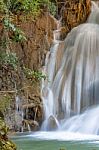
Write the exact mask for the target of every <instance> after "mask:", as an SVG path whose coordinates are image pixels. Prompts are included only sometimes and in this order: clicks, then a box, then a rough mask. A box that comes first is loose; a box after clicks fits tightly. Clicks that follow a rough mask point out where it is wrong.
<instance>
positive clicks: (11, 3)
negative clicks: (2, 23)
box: [0, 0, 56, 16]
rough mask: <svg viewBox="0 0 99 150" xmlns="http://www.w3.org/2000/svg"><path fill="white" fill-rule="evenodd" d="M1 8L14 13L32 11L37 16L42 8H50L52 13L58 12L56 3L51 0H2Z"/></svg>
mask: <svg viewBox="0 0 99 150" xmlns="http://www.w3.org/2000/svg"><path fill="white" fill-rule="evenodd" d="M0 1H1V3H0V8H1V10H4V9H6V10H7V9H8V11H10V12H12V13H20V12H24V13H31V14H33V15H34V16H37V15H38V14H39V13H40V11H41V10H42V8H48V9H49V11H50V13H51V14H52V15H55V13H56V6H55V3H53V2H51V1H50V0H0Z"/></svg>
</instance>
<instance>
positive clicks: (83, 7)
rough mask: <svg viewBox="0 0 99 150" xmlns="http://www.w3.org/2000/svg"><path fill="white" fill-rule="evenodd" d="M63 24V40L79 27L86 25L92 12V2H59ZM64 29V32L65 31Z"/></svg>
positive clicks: (80, 0) (70, 0) (66, 0)
mask: <svg viewBox="0 0 99 150" xmlns="http://www.w3.org/2000/svg"><path fill="white" fill-rule="evenodd" d="M58 3H59V4H58V5H59V9H60V16H61V18H62V19H61V22H62V27H63V28H62V33H63V37H62V38H63V39H64V37H66V34H67V33H68V32H69V31H70V30H71V29H72V28H73V27H76V26H77V25H79V24H81V23H84V22H85V21H86V20H87V18H88V16H89V14H90V11H91V1H90V0H63V1H61V0H58ZM63 29H64V30H63Z"/></svg>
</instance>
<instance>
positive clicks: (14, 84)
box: [0, 13, 57, 131]
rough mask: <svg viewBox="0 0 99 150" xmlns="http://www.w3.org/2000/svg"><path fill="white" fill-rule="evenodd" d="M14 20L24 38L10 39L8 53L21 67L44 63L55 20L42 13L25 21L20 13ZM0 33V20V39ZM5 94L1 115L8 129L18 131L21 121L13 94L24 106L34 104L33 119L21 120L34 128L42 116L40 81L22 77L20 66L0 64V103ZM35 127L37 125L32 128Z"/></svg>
mask: <svg viewBox="0 0 99 150" xmlns="http://www.w3.org/2000/svg"><path fill="white" fill-rule="evenodd" d="M1 19H2V17H1ZM14 23H16V25H17V26H18V27H19V28H21V29H22V31H23V32H24V33H25V35H26V38H27V41H24V42H21V43H15V42H11V43H10V49H11V52H15V53H16V54H17V56H18V58H19V61H20V64H21V66H23V64H24V65H25V67H27V68H30V69H31V70H39V69H41V68H42V67H43V65H44V61H45V57H46V53H47V51H48V50H49V48H50V46H51V43H52V41H53V30H55V29H56V28H57V23H56V20H55V19H54V18H53V17H52V16H51V15H49V14H48V13H42V14H41V15H40V16H39V17H38V18H37V19H36V20H32V17H31V18H29V19H26V20H25V16H22V15H20V16H17V17H16V16H15V18H14ZM3 34H4V32H3V25H2V23H1V24H0V35H1V39H2V37H3ZM5 95H6V98H7V97H10V99H11V101H10V103H9V104H7V107H8V109H7V110H6V111H4V117H5V119H6V123H7V124H8V125H9V127H10V129H15V130H16V131H20V130H21V129H20V127H19V125H18V124H20V125H22V123H21V122H20V121H22V117H23V116H22V111H23V110H22V109H23V107H21V110H16V109H17V106H16V105H17V104H16V96H18V97H19V98H20V105H21V106H22V105H25V106H26V107H28V106H30V105H31V104H34V107H33V112H34V111H35V110H36V108H37V112H36V116H35V120H33V118H32V119H31V120H30V119H26V120H25V122H28V121H27V120H29V124H30V125H31V124H32V125H31V127H32V129H33V127H34V130H36V129H38V126H39V125H40V124H41V121H42V118H43V106H42V100H41V96H40V83H32V80H31V79H27V78H26V77H25V76H24V73H23V70H21V69H20V67H19V69H18V71H15V70H13V69H12V68H10V66H1V65H0V101H2V102H3V98H4V97H5ZM29 110H30V108H29ZM27 114H28V113H27ZM34 115H35V114H34ZM23 119H25V118H23ZM18 120H19V122H20V123H19V122H18ZM32 120H33V121H32ZM22 122H23V121H22ZM37 124H38V125H37ZM35 126H37V128H36V129H35Z"/></svg>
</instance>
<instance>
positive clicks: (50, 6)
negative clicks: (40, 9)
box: [48, 2, 57, 16]
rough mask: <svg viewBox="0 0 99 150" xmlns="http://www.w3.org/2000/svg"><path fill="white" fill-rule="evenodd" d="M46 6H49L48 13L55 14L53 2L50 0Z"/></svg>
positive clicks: (55, 9)
mask: <svg viewBox="0 0 99 150" xmlns="http://www.w3.org/2000/svg"><path fill="white" fill-rule="evenodd" d="M48 8H49V11H50V13H51V14H52V15H53V16H55V15H56V12H57V7H56V5H55V3H53V2H50V3H49V6H48Z"/></svg>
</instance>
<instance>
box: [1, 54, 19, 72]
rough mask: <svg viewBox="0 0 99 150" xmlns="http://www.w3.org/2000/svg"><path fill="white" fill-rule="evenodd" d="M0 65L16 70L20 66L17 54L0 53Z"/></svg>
mask: <svg viewBox="0 0 99 150" xmlns="http://www.w3.org/2000/svg"><path fill="white" fill-rule="evenodd" d="M0 64H1V65H4V66H11V67H12V68H13V69H14V70H16V69H17V66H18V58H17V56H16V54H15V53H11V52H7V53H6V52H0Z"/></svg>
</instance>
